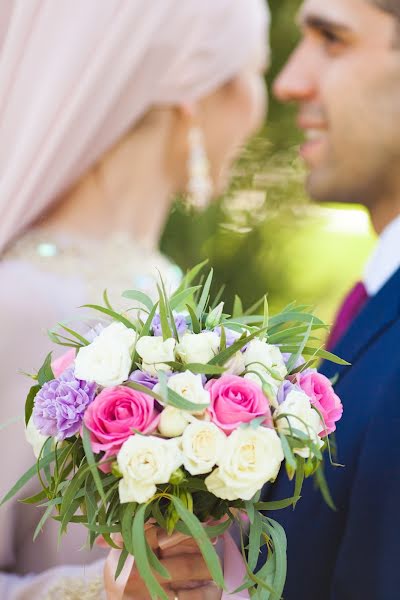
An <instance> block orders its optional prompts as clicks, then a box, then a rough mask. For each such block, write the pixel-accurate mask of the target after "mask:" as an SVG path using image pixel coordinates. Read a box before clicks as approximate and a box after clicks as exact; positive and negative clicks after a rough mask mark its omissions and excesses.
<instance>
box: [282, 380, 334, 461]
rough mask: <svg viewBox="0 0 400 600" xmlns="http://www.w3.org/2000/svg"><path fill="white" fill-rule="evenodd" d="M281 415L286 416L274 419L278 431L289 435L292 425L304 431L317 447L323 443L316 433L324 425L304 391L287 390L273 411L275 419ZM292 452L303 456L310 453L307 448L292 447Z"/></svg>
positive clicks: (307, 455)
mask: <svg viewBox="0 0 400 600" xmlns="http://www.w3.org/2000/svg"><path fill="white" fill-rule="evenodd" d="M281 415H288V416H287V417H284V418H280V419H279V420H277V421H276V426H277V428H278V430H279V431H281V432H282V433H284V434H286V435H289V434H290V427H292V428H293V429H298V430H299V431H302V432H303V433H305V434H306V435H307V436H308V437H309V438H310V439H312V441H313V442H314V443H315V444H316V445H317V446H318V448H320V447H321V446H322V445H323V443H324V442H323V441H322V440H321V438H320V437H319V435H318V434H319V433H320V432H321V431H323V429H324V425H323V423H322V421H321V418H320V416H319V414H318V413H317V411H316V410H314V408H312V406H311V403H310V399H309V397H308V396H307V395H306V394H305V393H304V392H297V391H296V390H293V391H292V392H289V394H288V395H287V396H286V399H285V400H284V402H282V404H280V405H279V407H278V408H277V410H276V411H275V413H274V418H275V419H276V417H279V416H281ZM293 452H295V453H296V454H298V455H299V456H302V457H303V458H308V457H309V456H310V455H312V452H311V451H310V449H309V448H294V449H293Z"/></svg>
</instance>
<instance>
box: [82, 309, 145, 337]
mask: <svg viewBox="0 0 400 600" xmlns="http://www.w3.org/2000/svg"><path fill="white" fill-rule="evenodd" d="M81 308H92V309H93V310H97V311H98V312H101V313H103V314H105V315H108V316H109V317H112V318H113V319H114V320H115V321H119V322H120V323H123V324H124V325H125V327H128V329H134V330H135V331H136V326H135V325H134V323H132V321H130V320H129V319H127V318H126V317H124V316H123V315H120V314H119V313H117V312H115V311H114V310H110V309H109V308H104V306H99V305H98V304H84V305H83V306H81Z"/></svg>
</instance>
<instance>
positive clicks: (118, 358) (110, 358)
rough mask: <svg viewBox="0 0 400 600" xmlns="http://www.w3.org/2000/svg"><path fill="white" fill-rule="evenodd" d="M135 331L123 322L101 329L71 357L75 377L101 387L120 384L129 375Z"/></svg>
mask: <svg viewBox="0 0 400 600" xmlns="http://www.w3.org/2000/svg"><path fill="white" fill-rule="evenodd" d="M135 341H136V333H135V331H134V330H133V329H128V327H125V325H124V324H123V323H112V324H111V325H109V326H108V327H106V328H104V329H103V330H102V331H101V332H100V334H99V335H98V336H97V337H96V338H95V339H94V340H93V342H92V343H91V344H89V346H85V347H83V348H81V349H80V350H79V352H78V355H77V357H76V359H75V377H77V378H78V379H84V380H86V381H95V382H96V383H98V384H99V385H101V386H103V387H109V386H114V385H120V384H121V383H123V382H124V381H126V380H127V379H128V377H129V373H130V370H131V366H132V353H133V350H134V348H135Z"/></svg>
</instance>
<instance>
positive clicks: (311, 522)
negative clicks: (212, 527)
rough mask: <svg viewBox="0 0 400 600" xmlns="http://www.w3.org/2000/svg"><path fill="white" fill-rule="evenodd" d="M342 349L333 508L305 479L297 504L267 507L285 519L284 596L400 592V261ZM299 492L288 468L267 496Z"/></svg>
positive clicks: (326, 598)
mask: <svg viewBox="0 0 400 600" xmlns="http://www.w3.org/2000/svg"><path fill="white" fill-rule="evenodd" d="M334 352H335V353H336V354H338V355H339V356H341V357H343V358H345V359H346V360H348V361H349V362H351V363H352V364H351V366H350V367H348V366H345V367H338V366H337V365H334V364H332V363H325V364H324V365H323V367H322V369H321V371H322V372H323V373H324V374H325V375H327V376H328V377H332V376H334V375H335V373H339V379H338V382H337V384H336V391H337V393H338V394H339V396H340V397H341V399H342V401H343V405H344V413H343V418H342V420H341V421H340V423H339V424H338V428H337V432H336V440H337V446H338V457H337V458H338V462H339V463H341V464H344V465H345V467H344V468H339V467H336V468H335V467H332V466H331V465H330V464H329V462H328V464H327V465H326V469H325V470H326V478H327V480H328V484H329V488H330V491H331V493H332V496H333V500H334V502H335V504H336V506H337V511H336V512H334V511H332V510H331V509H330V508H329V507H328V506H327V505H326V504H325V502H324V500H323V499H322V496H321V493H320V492H319V491H318V490H315V486H314V482H313V480H312V478H311V479H307V480H306V481H305V485H304V488H303V492H302V497H301V499H300V501H299V502H298V504H297V506H296V508H295V509H294V510H293V509H292V508H289V509H284V510H280V511H276V512H274V513H268V514H269V516H271V517H272V518H274V519H276V520H278V521H279V522H280V523H281V524H282V525H283V526H284V528H285V530H286V534H287V538H288V578H287V583H286V587H285V593H284V598H285V600H397V599H400V270H398V271H397V272H396V273H395V274H394V275H393V276H392V278H391V279H390V280H389V281H388V282H387V283H386V285H385V286H384V288H383V289H382V290H381V291H380V292H379V293H378V294H377V295H376V296H375V297H373V298H372V299H370V300H368V302H367V304H366V305H365V306H364V308H363V310H362V312H361V313H360V314H359V315H358V317H357V318H356V319H355V320H354V322H353V323H352V325H351V326H350V328H349V330H348V331H347V333H346V334H345V335H344V337H343V339H342V340H341V341H340V342H339V343H338V345H337V346H336V348H335V349H334ZM292 493H293V482H289V481H288V478H287V476H286V473H285V472H284V469H283V470H282V472H281V473H280V475H279V478H278V480H277V483H276V485H274V486H271V487H270V488H269V489H268V488H266V490H265V493H264V499H265V500H278V499H281V498H285V497H288V496H290V495H292Z"/></svg>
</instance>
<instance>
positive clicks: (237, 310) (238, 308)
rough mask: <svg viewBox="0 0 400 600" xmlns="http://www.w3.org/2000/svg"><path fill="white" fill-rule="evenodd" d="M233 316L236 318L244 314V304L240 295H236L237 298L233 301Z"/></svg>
mask: <svg viewBox="0 0 400 600" xmlns="http://www.w3.org/2000/svg"><path fill="white" fill-rule="evenodd" d="M232 313H233V314H232V317H233V318H234V319H235V318H236V317H241V316H242V315H243V304H242V301H241V299H240V297H239V296H238V295H236V296H235V300H234V302H233V311H232Z"/></svg>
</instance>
